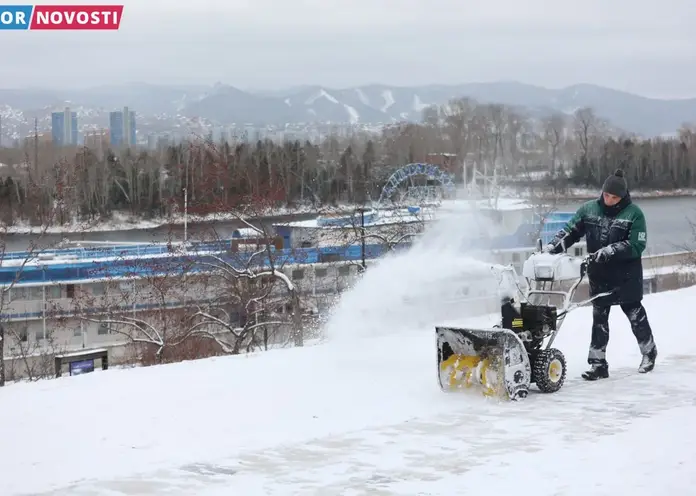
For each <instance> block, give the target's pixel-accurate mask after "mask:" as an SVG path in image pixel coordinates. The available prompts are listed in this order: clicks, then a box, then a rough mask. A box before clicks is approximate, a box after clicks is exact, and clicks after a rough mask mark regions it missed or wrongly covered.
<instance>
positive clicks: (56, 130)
mask: <svg viewBox="0 0 696 496" xmlns="http://www.w3.org/2000/svg"><path fill="white" fill-rule="evenodd" d="M51 137H52V139H53V144H54V146H76V145H77V112H70V108H69V107H65V110H64V111H63V112H52V113H51Z"/></svg>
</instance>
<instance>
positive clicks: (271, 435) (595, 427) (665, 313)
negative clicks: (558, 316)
mask: <svg viewBox="0 0 696 496" xmlns="http://www.w3.org/2000/svg"><path fill="white" fill-rule="evenodd" d="M693 301H696V287H692V288H689V289H686V290H681V291H675V292H670V293H663V294H658V295H651V296H649V297H647V298H646V300H645V304H646V307H647V310H648V313H649V317H650V319H651V322H652V324H653V327H654V328H655V334H656V341H657V343H658V347H659V349H660V355H659V357H658V365H657V368H656V370H655V371H654V372H653V373H651V374H648V375H645V376H643V375H638V374H637V373H636V372H635V370H636V367H637V365H638V362H639V360H640V357H639V355H638V350H637V345H636V343H635V340H634V338H633V335H632V334H631V331H630V329H629V327H628V325H627V321H626V318H625V317H624V315H623V314H622V313H621V311H620V310H619V311H614V312H612V314H611V317H610V325H611V339H610V343H609V360H610V364H611V371H610V373H611V375H612V377H611V378H610V379H608V380H606V381H601V382H597V383H585V382H583V381H581V380H579V379H578V377H579V374H580V372H581V371H582V370H584V368H585V367H586V353H587V344H588V340H589V317H590V312H589V309H581V310H579V311H577V312H575V313H573V314H571V315H570V316H569V317H568V320H567V322H566V325H565V327H564V328H563V330H562V332H561V334H560V335H559V337H558V340H557V342H556V345H557V347H558V348H560V349H561V350H563V352H564V353H565V354H566V358H567V360H568V363H569V372H568V373H569V378H568V381H567V383H566V385H565V386H564V388H563V389H562V390H561V391H560V392H558V393H556V394H552V395H541V394H533V395H530V397H528V398H527V399H526V400H525V401H522V402H517V403H506V404H500V403H497V402H494V401H489V400H485V399H483V398H480V397H470V396H468V395H460V394H444V393H442V392H441V391H439V389H438V387H437V381H436V374H435V370H436V369H435V349H434V332H433V330H432V329H425V330H423V331H421V332H410V333H407V332H400V333H399V332H397V333H395V334H394V333H393V334H389V335H385V336H382V337H380V338H374V339H367V340H364V341H361V342H359V343H357V344H353V345H350V344H346V343H342V344H341V346H334V345H327V346H315V347H311V348H309V347H308V348H305V349H293V350H285V351H277V352H269V353H265V354H260V355H256V356H251V357H228V358H219V359H212V360H201V361H195V362H188V363H181V364H173V365H167V366H158V367H150V368H147V369H136V370H113V371H109V372H105V373H94V374H87V375H84V376H78V377H73V378H63V379H58V380H52V381H43V382H40V383H36V384H21V385H16V386H11V387H7V388H4V389H3V390H0V399H2V401H3V403H4V404H6V405H13V407H12V408H9V409H5V410H4V412H3V422H2V423H0V439H3V442H4V445H5V448H4V449H3V450H2V451H1V452H0V466H2V467H3V471H2V477H0V494H2V495H3V496H5V495H7V496H11V495H19V494H34V495H46V496H47V495H52V496H59V495H61V496H67V495H70V496H84V495H94V496H124V495H131V496H132V495H153V494H167V495H173V496H177V495H178V496H183V495H191V496H194V495H195V496H228V495H234V494H240V495H244V496H255V495H305V494H306V495H321V496H324V495H326V496H330V495H333V494H335V495H348V496H350V495H359V494H366V495H367V494H369V495H376V496H381V495H455V494H467V495H471V494H481V493H483V492H485V493H490V494H496V492H495V491H496V490H497V491H506V492H508V491H510V489H511V488H513V487H514V488H517V489H519V488H520V487H524V488H525V489H526V490H525V492H521V493H520V492H519V491H518V492H517V494H533V495H534V496H552V495H564V496H580V495H582V496H586V495H587V494H592V495H593V496H596V495H604V494H607V495H608V494H617V493H626V494H629V493H630V494H631V496H639V495H642V494H646V495H647V494H650V495H651V496H654V493H655V492H656V491H661V492H664V491H668V492H669V491H672V493H673V494H688V493H690V492H691V488H692V487H693V484H694V483H696V475H694V474H695V473H694V471H693V469H692V467H693V466H694V464H696V443H694V442H693V440H694V439H696V425H695V424H694V422H693V419H694V418H695V416H696V388H695V387H694V384H696V334H694V332H693V329H692V328H691V326H684V325H683V323H682V321H683V319H682V315H683V309H684V308H688V305H689V303H691V304H693ZM617 310H618V309H617ZM8 446H11V448H7V447H8ZM483 487H485V491H483V490H482V488H483ZM491 491H492V492H491Z"/></svg>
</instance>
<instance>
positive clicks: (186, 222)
mask: <svg viewBox="0 0 696 496" xmlns="http://www.w3.org/2000/svg"><path fill="white" fill-rule="evenodd" d="M187 241H188V188H184V249H186V242H187Z"/></svg>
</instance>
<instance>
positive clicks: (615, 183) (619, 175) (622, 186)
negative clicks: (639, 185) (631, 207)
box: [602, 169, 628, 198]
mask: <svg viewBox="0 0 696 496" xmlns="http://www.w3.org/2000/svg"><path fill="white" fill-rule="evenodd" d="M602 193H609V194H610V195H616V196H619V197H621V198H623V197H624V196H626V193H628V184H626V179H625V178H624V171H623V170H621V169H616V171H614V173H613V174H612V175H611V176H609V177H608V178H607V180H606V181H604V185H603V186H602Z"/></svg>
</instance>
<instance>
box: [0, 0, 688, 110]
mask: <svg viewBox="0 0 696 496" xmlns="http://www.w3.org/2000/svg"><path fill="white" fill-rule="evenodd" d="M122 1H123V0H122ZM42 3H53V4H59V3H71V4H75V3H88V4H93V3H95V1H94V0H92V1H90V2H79V1H75V0H72V1H70V2H65V1H63V2H57V1H52V0H48V1H44V2H42ZM104 3H117V2H104ZM123 3H124V4H125V9H124V15H123V20H122V22H121V29H120V30H119V31H116V32H91V33H89V32H47V31H43V32H41V31H0V51H1V52H2V55H3V56H2V63H1V65H0V67H2V70H1V71H0V72H1V73H2V75H1V77H0V86H2V87H20V86H25V85H32V86H44V87H56V88H58V87H80V86H90V85H96V84H104V83H119V82H129V81H146V82H152V83H202V84H212V83H215V82H217V81H221V82H224V83H228V84H231V85H233V86H236V87H239V88H242V89H252V88H259V89H274V88H283V87H288V86H295V85H301V84H321V85H325V86H327V87H344V86H354V85H360V84H369V83H384V84H390V85H398V86H408V85H417V84H428V83H442V84H449V83H461V82H474V81H494V80H518V81H522V82H526V83H532V84H539V85H542V86H546V87H554V88H555V87H561V86H565V85H570V84H573V83H580V82H585V83H595V84H600V85H604V86H609V87H613V88H616V89H620V90H626V91H632V92H635V93H639V94H643V95H646V96H654V97H687V96H696V29H694V26H696V0H660V1H658V0H582V1H578V0H574V1H570V0H479V1H473V0H351V1H347V0H193V1H187V2H180V1H178V0H125V1H123Z"/></svg>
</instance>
